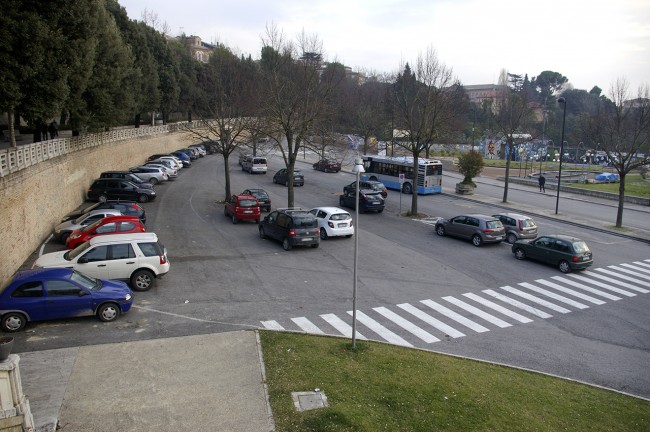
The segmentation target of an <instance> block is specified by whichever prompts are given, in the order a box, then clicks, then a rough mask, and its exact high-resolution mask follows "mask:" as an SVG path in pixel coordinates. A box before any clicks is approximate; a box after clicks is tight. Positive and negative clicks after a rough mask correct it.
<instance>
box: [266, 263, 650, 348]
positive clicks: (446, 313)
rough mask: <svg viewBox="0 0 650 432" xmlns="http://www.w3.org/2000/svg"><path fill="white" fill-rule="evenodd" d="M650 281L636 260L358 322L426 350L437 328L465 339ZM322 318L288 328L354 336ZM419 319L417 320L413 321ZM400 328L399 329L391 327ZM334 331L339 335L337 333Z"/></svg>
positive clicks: (627, 293)
mask: <svg viewBox="0 0 650 432" xmlns="http://www.w3.org/2000/svg"><path fill="white" fill-rule="evenodd" d="M649 281H650V259H646V260H644V261H636V262H634V263H633V264H627V263H623V264H619V265H615V266H614V265H610V266H607V268H594V269H590V270H589V271H581V272H579V273H570V274H566V275H561V276H551V277H550V278H548V279H536V280H535V281H534V283H529V282H520V283H518V284H517V285H518V286H519V287H520V288H514V287H512V286H509V285H506V286H502V287H499V290H498V291H497V290H493V289H486V290H483V291H482V292H481V293H472V292H467V293H463V294H462V299H460V298H458V296H443V297H441V300H444V301H445V302H447V303H449V304H450V305H449V307H447V306H444V305H443V304H441V303H438V302H436V301H434V300H432V299H426V300H420V302H419V303H420V304H421V305H422V306H419V307H416V306H414V305H412V304H410V303H400V304H396V305H394V306H387V307H384V306H381V307H374V308H372V313H370V314H366V313H365V312H363V311H361V310H357V313H356V317H357V324H358V326H359V325H360V326H363V330H364V332H366V331H367V330H370V331H371V332H372V333H373V336H372V337H373V338H375V339H377V340H383V341H386V342H388V343H392V344H396V345H402V346H408V347H412V346H419V347H422V348H424V347H425V346H426V345H424V344H432V343H436V342H440V340H441V339H440V337H439V336H436V334H435V332H431V329H435V330H437V331H440V332H442V333H443V334H444V335H445V337H451V338H460V337H465V336H466V334H465V333H464V332H461V331H459V330H458V328H460V327H459V326H463V327H466V328H468V329H470V330H473V331H474V332H476V333H485V332H489V331H490V328H489V327H488V325H493V326H495V327H498V328H506V327H511V326H512V325H513V324H512V323H509V322H508V321H506V320H505V319H502V318H501V317H502V316H505V317H506V318H510V319H511V320H514V321H516V323H521V324H527V323H530V322H533V319H531V318H529V317H528V316H526V315H525V314H528V315H530V316H534V317H539V318H541V319H548V318H552V317H553V315H552V314H551V313H548V312H547V311H546V310H549V311H553V312H558V313H561V314H567V313H570V312H571V311H572V310H571V309H568V308H567V306H571V307H573V308H576V309H588V308H589V306H588V305H587V304H584V303H582V301H584V302H587V303H590V304H593V305H604V304H606V303H607V301H606V300H611V301H618V300H622V298H623V296H624V297H635V296H637V295H638V294H639V293H641V294H646V293H650V290H648V289H646V288H642V287H650V282H649ZM542 287H544V288H542ZM486 296H489V297H490V299H488V298H486ZM513 297H516V298H513ZM574 298H576V299H579V300H580V301H576V300H574ZM548 299H550V300H551V301H549V300H548ZM558 303H560V304H562V305H560V304H558ZM531 304H534V306H532V305H531ZM425 307H426V308H425ZM395 308H399V309H400V310H401V311H403V313H401V314H400V313H398V312H396V311H395ZM513 309H516V310H517V312H516V311H515V310H513ZM457 311H458V312H457ZM459 312H460V313H459ZM347 315H352V311H347ZM319 316H320V318H321V319H322V321H319V320H315V321H312V320H310V319H309V318H308V317H306V316H299V317H293V318H290V321H291V323H289V322H288V321H287V322H286V324H287V325H288V327H289V328H288V329H287V330H291V329H292V328H293V331H296V328H297V329H300V330H301V331H303V332H306V333H310V334H339V335H341V336H345V337H351V335H352V327H351V325H350V324H349V323H350V321H351V320H350V319H349V317H345V319H341V318H340V317H339V316H337V315H336V314H333V313H328V314H322V315H319ZM474 317H475V318H476V319H478V321H479V322H482V321H481V320H484V321H486V322H487V323H488V324H485V325H482V324H479V322H477V321H475V318H474ZM414 319H415V320H417V322H415V321H413V320H414ZM260 323H261V324H262V327H263V328H265V329H269V330H277V331H282V330H285V326H284V325H283V324H281V323H280V322H278V321H275V320H269V321H260ZM423 323H424V324H423ZM516 323H515V324H516ZM328 324H329V326H328ZM358 326H357V328H358ZM397 327H399V330H395V331H393V330H391V328H393V329H397ZM332 329H334V331H335V333H332ZM336 332H338V333H336ZM396 332H397V333H396ZM398 333H399V334H398ZM356 337H357V338H358V339H360V340H367V339H368V338H367V337H366V336H364V335H363V334H361V333H360V332H359V331H357V332H356ZM423 343H424V344H423Z"/></svg>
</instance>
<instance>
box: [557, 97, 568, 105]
mask: <svg viewBox="0 0 650 432" xmlns="http://www.w3.org/2000/svg"><path fill="white" fill-rule="evenodd" d="M557 103H561V104H565V103H566V99H565V98H564V96H562V97H561V98H559V99H558V100H557Z"/></svg>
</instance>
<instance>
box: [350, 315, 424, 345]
mask: <svg viewBox="0 0 650 432" xmlns="http://www.w3.org/2000/svg"><path fill="white" fill-rule="evenodd" d="M348 315H352V311H348ZM357 320H358V321H359V322H360V323H361V324H363V325H365V326H366V327H368V328H369V329H370V330H372V331H374V332H375V333H377V334H378V335H379V336H381V337H382V338H384V340H386V341H387V342H390V343H393V344H395V345H402V346H407V347H412V346H413V345H411V344H410V343H408V342H407V341H406V340H405V339H404V338H402V337H401V336H398V335H396V334H395V333H393V332H392V331H390V330H388V329H387V328H386V327H384V326H383V325H381V324H379V323H378V322H377V321H375V320H374V319H372V318H370V317H369V316H368V315H366V314H364V313H363V312H361V311H359V310H358V311H357Z"/></svg>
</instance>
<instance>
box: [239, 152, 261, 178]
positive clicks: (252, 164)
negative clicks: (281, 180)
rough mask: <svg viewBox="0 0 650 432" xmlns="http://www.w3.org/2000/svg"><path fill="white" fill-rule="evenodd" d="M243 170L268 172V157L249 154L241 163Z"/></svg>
mask: <svg viewBox="0 0 650 432" xmlns="http://www.w3.org/2000/svg"><path fill="white" fill-rule="evenodd" d="M241 169H242V171H248V173H249V174H253V173H262V174H266V171H267V167H266V158H265V157H260V156H247V157H246V158H245V159H244V160H243V161H242V164H241Z"/></svg>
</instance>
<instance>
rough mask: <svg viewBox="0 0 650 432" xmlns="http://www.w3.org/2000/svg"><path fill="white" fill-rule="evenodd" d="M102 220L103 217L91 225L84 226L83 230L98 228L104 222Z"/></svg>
mask: <svg viewBox="0 0 650 432" xmlns="http://www.w3.org/2000/svg"><path fill="white" fill-rule="evenodd" d="M102 220H103V219H99V220H96V221H95V222H93V223H91V224H90V225H88V226H85V227H83V228H82V229H81V232H88V231H90V230H91V229H94V228H97V227H98V226H100V225H101V224H102Z"/></svg>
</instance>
